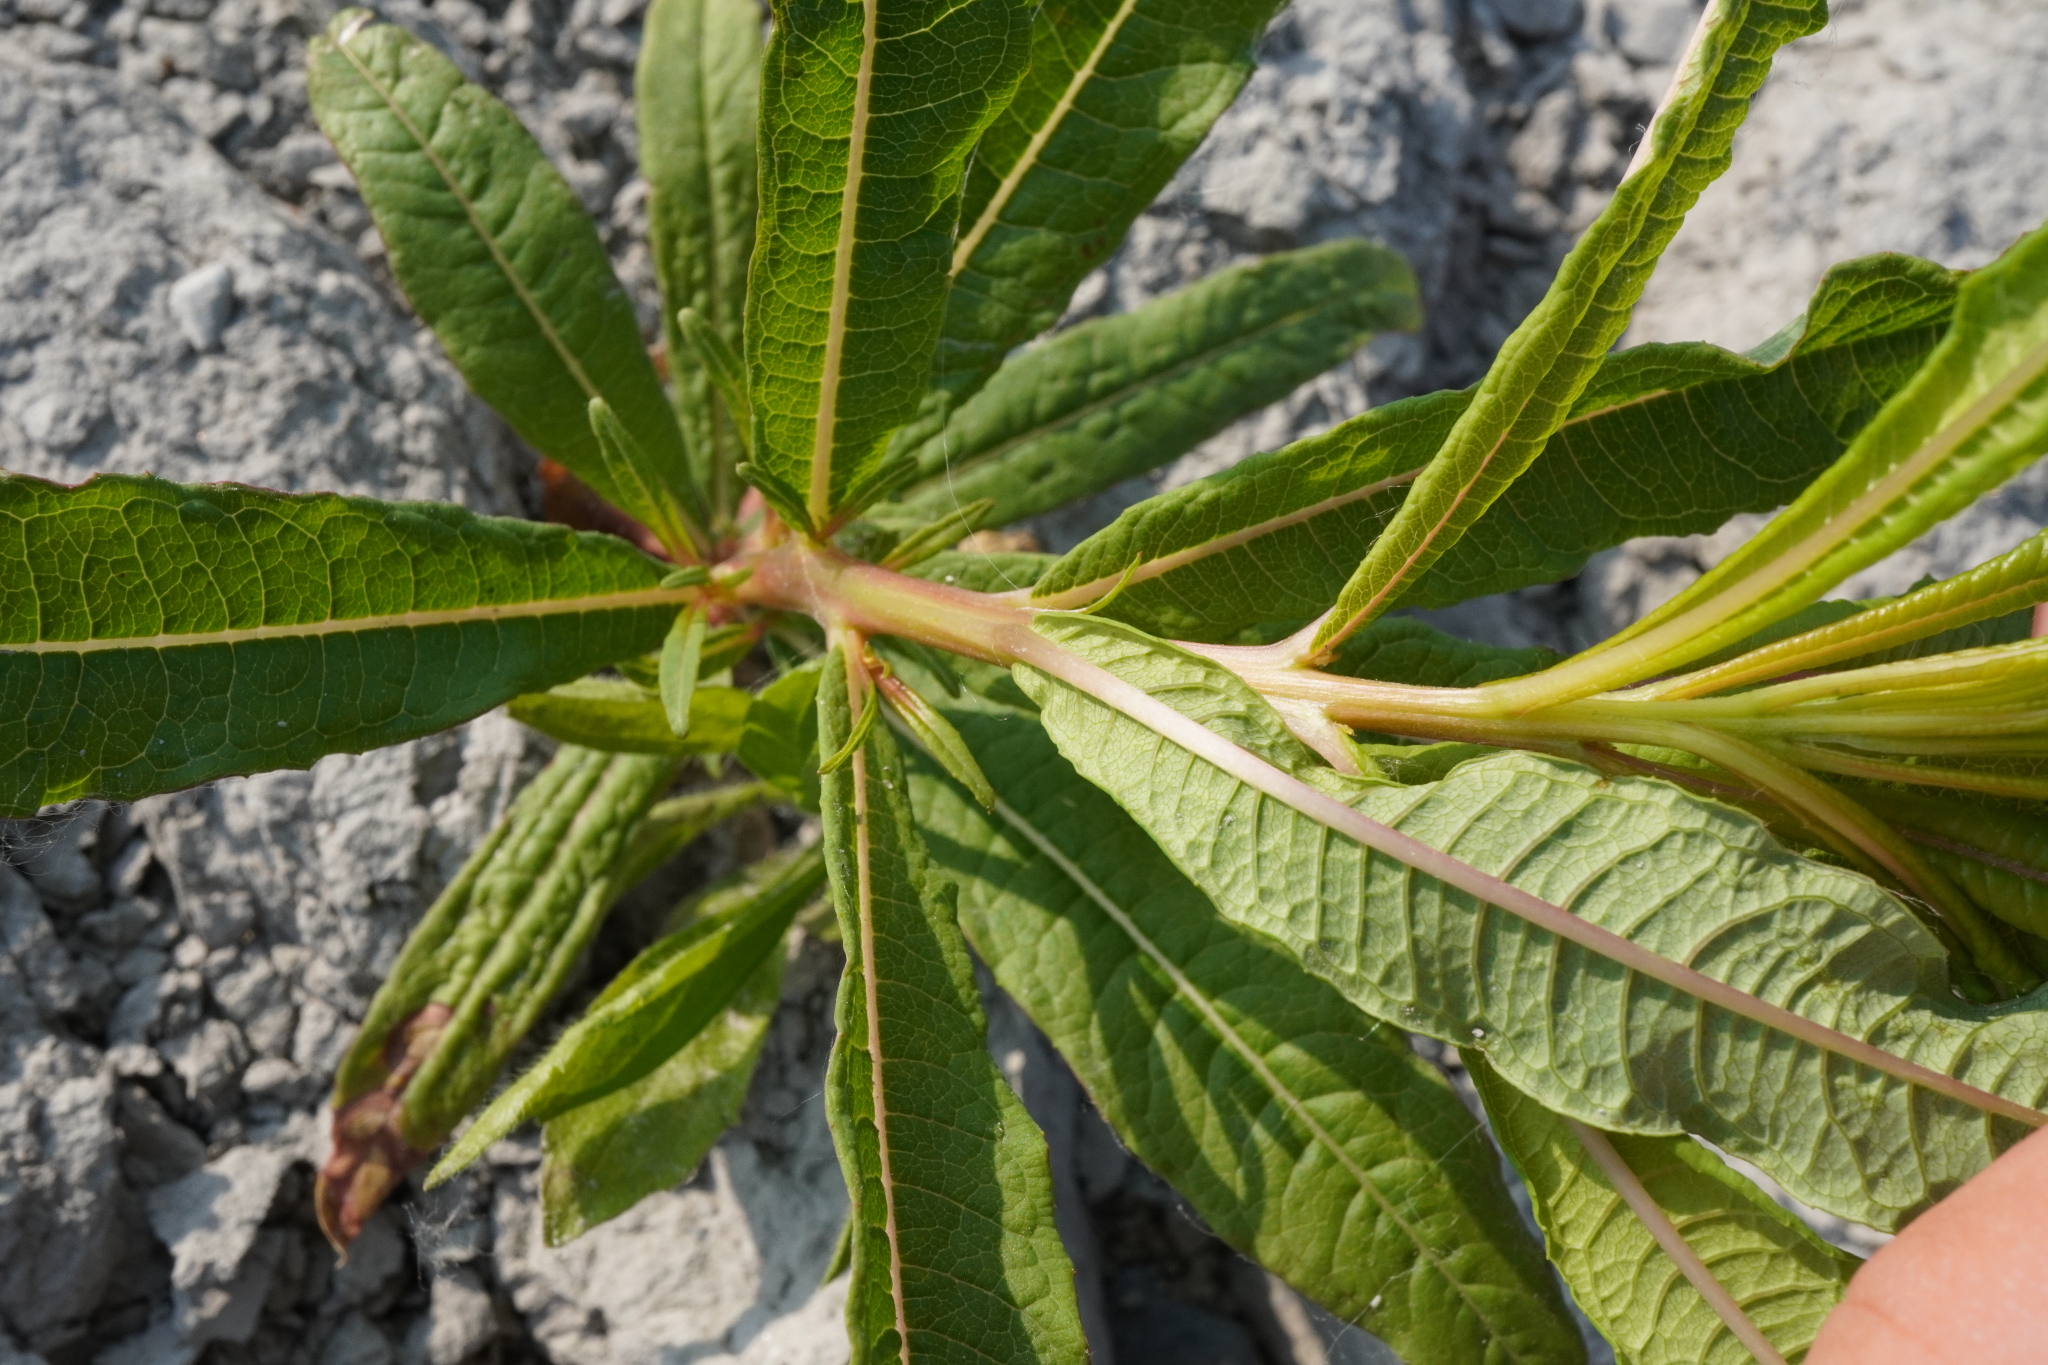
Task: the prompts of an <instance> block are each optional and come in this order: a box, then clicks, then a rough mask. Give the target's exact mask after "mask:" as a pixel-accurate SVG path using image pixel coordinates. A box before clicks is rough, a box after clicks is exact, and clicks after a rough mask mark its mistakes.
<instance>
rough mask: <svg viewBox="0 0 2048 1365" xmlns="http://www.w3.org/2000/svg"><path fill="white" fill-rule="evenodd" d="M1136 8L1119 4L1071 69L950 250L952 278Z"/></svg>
mask: <svg viewBox="0 0 2048 1365" xmlns="http://www.w3.org/2000/svg"><path fill="white" fill-rule="evenodd" d="M1137 8H1138V0H1123V3H1121V4H1120V5H1118V6H1117V11H1116V13H1115V14H1114V15H1113V16H1111V18H1110V21H1109V23H1108V24H1106V25H1104V27H1103V30H1102V36H1101V37H1100V38H1098V39H1097V40H1096V42H1095V46H1094V48H1093V49H1092V50H1091V51H1090V52H1089V53H1088V58H1087V60H1086V61H1084V62H1082V63H1081V65H1080V66H1078V67H1076V68H1075V69H1074V76H1073V79H1072V80H1070V81H1068V82H1067V88H1066V89H1065V90H1063V91H1061V92H1060V97H1059V100H1058V101H1057V102H1056V103H1054V105H1053V107H1052V112H1051V113H1050V114H1048V115H1047V116H1046V119H1045V122H1044V123H1041V124H1040V125H1039V126H1038V131H1037V132H1035V133H1033V134H1032V135H1031V141H1030V142H1028V143H1026V144H1025V146H1024V151H1023V152H1022V154H1020V155H1019V156H1018V158H1017V164H1016V165H1014V166H1012V167H1011V168H1010V172H1009V174H1008V175H1005V176H1004V177H1003V181H1002V183H1001V184H1000V185H998V186H996V192H995V193H994V194H993V195H991V196H990V197H989V201H988V204H987V206H986V207H984V208H983V209H982V211H981V216H980V217H979V218H977V219H975V220H974V226H973V227H972V228H971V229H969V230H968V231H967V232H966V233H965V234H964V235H963V236H962V237H961V238H960V244H959V245H958V246H957V247H955V248H954V249H953V269H952V271H951V275H952V278H954V279H956V280H957V279H958V278H960V272H961V271H963V270H965V269H966V268H967V265H968V262H970V261H971V260H973V259H974V253H975V252H976V251H977V250H979V249H980V247H981V243H982V239H983V238H985V237H987V236H988V234H989V232H990V231H991V230H992V229H993V228H994V227H995V225H996V223H997V222H998V221H999V220H1000V219H1001V218H1002V214H1003V210H1004V209H1005V208H1007V207H1008V206H1009V203H1010V200H1011V199H1012V198H1013V197H1015V195H1016V193H1017V189H1018V187H1019V186H1020V185H1022V184H1023V183H1024V177H1025V176H1027V175H1029V174H1030V173H1031V171H1032V170H1033V169H1035V168H1036V167H1037V165H1038V158H1039V157H1040V156H1041V155H1042V154H1043V153H1044V151H1045V147H1046V144H1047V143H1048V142H1050V141H1052V138H1053V135H1054V134H1055V133H1057V132H1058V131H1059V129H1060V125H1061V124H1063V123H1065V122H1066V119H1067V115H1068V114H1070V113H1071V112H1073V108H1074V105H1075V103H1076V102H1077V101H1078V100H1079V99H1080V98H1081V91H1082V90H1084V89H1086V88H1087V85H1088V82H1090V81H1092V80H1094V79H1095V68H1096V67H1097V66H1098V65H1100V63H1101V61H1102V59H1103V57H1104V56H1105V55H1107V54H1108V52H1109V49H1110V48H1111V47H1113V46H1114V45H1115V43H1116V40H1117V38H1118V36H1119V35H1120V34H1121V33H1122V32H1123V26H1124V24H1125V23H1126V22H1127V21H1128V20H1129V19H1130V17H1131V15H1132V14H1133V13H1134V12H1135V11H1136V10H1137Z"/></svg>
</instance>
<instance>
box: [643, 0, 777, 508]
mask: <svg viewBox="0 0 2048 1365" xmlns="http://www.w3.org/2000/svg"><path fill="white" fill-rule="evenodd" d="M760 88H761V11H760V8H759V7H758V6H757V5H756V4H755V3H754V0H654V3H653V4H652V5H649V6H648V8H647V17H646V20H645V23H644V25H643V28H642V30H641V35H640V60H639V65H638V66H637V67H636V68H635V70H634V73H633V110H634V113H635V115H636V116H637V118H638V120H639V134H640V135H639V139H638V141H639V150H640V174H641V175H643V176H645V177H646V179H647V191H648V193H647V237H648V248H649V250H650V252H651V254H652V255H653V257H654V272H655V276H656V278H657V279H659V280H660V281H661V298H662V310H661V314H662V316H661V323H662V335H663V337H664V338H665V340H666V342H667V348H668V373H669V382H670V383H671V384H672V385H674V387H675V410H676V417H677V420H678V421H680V422H681V423H682V425H683V428H684V430H685V431H686V432H687V433H688V435H689V440H688V448H689V451H690V462H691V472H692V475H693V476H694V478H695V481H696V484H697V486H698V487H699V488H700V489H702V490H704V501H705V503H706V505H707V507H708V509H709V510H710V511H711V512H712V513H713V516H714V518H715V517H717V516H721V515H730V514H731V512H732V506H733V502H734V500H735V498H736V497H737V495H738V489H737V488H736V487H735V485H734V482H733V477H732V468H733V466H734V465H735V464H737V463H738V462H739V460H740V458H741V455H740V441H741V432H742V428H741V427H740V426H739V425H738V422H737V420H736V419H737V418H738V417H739V415H738V414H736V413H733V412H731V411H729V410H728V409H726V407H725V406H724V404H723V403H721V402H717V401H714V397H713V395H714V394H715V393H716V391H717V390H716V387H715V386H714V385H713V383H712V380H711V376H710V375H709V374H707V373H706V371H705V367H704V365H703V364H702V363H701V362H700V361H699V360H698V358H697V355H696V349H695V348H694V347H693V346H691V345H690V343H689V342H688V341H686V340H685V339H684V337H683V334H682V325H681V323H680V322H679V321H678V319H677V315H678V314H679V313H680V312H681V311H682V310H683V309H685V308H694V309H695V310H696V311H697V313H698V315H699V316H700V317H702V318H703V319H704V321H705V323H706V324H707V325H708V326H709V327H710V328H711V330H712V331H713V332H715V333H716V334H717V335H718V336H719V337H720V338H721V339H723V340H724V341H725V342H726V344H727V345H729V346H732V347H734V348H737V347H738V346H739V345H740V344H741V337H740V318H741V315H742V313H743V312H744V310H745V308H746V302H747V261H748V259H749V258H750V257H751V256H752V255H753V253H754V214H755V209H756V199H757V197H758V193H759V191H758V188H757V186H756V183H755V179H756V168H755V163H756V159H757V153H756V151H755V146H754V124H755V120H756V118H757V117H758V112H759V105H760Z"/></svg>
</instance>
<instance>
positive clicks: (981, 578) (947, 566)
mask: <svg viewBox="0 0 2048 1365" xmlns="http://www.w3.org/2000/svg"><path fill="white" fill-rule="evenodd" d="M1057 559H1058V556H1056V555H1043V554H1031V553H1026V552H1022V551H1014V550H1006V551H1003V552H1001V553H997V554H989V553H985V552H983V551H980V550H947V551H943V552H941V553H939V554H935V555H933V556H932V557H931V558H930V559H926V560H920V561H919V562H918V563H916V564H913V565H911V566H910V567H909V568H908V569H906V570H905V572H906V573H908V574H909V575H910V576H911V577H912V578H924V579H929V580H930V581H932V582H934V583H947V584H950V585H952V586H953V587H956V588H964V589H966V590H967V591H968V592H1014V591H1016V590H1017V589H1018V588H1028V587H1030V586H1031V585H1032V584H1033V583H1036V582H1037V581H1038V579H1039V576H1040V575H1042V574H1043V573H1044V572H1045V571H1046V570H1047V569H1049V568H1051V567H1052V566H1053V564H1054V563H1055V562H1056V561H1057Z"/></svg>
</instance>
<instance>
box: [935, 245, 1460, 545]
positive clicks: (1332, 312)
mask: <svg viewBox="0 0 2048 1365" xmlns="http://www.w3.org/2000/svg"><path fill="white" fill-rule="evenodd" d="M1419 322H1420V314H1419V313H1418V311H1417V309H1416V306H1415V279H1414V276H1413V275H1411V274H1410V273H1409V271H1408V265H1407V263H1406V262H1405V261H1403V260H1402V259H1401V258H1400V257H1399V256H1398V255H1396V254H1395V253H1393V252H1391V251H1389V250H1387V249H1386V248H1384V247H1381V246H1376V245H1374V244H1373V243H1371V242H1364V241H1355V240H1354V241H1347V242H1331V243H1329V244H1327V245H1324V246H1318V247H1309V248H1307V249H1306V250H1302V251H1290V252H1285V253H1282V254H1280V255H1277V256H1268V257H1267V258H1266V259H1264V260H1262V261H1258V262H1255V263H1253V264H1251V265H1244V266H1238V267H1236V268H1234V269H1231V270H1224V271H1219V272H1218V273H1216V274H1214V275H1212V276H1210V277H1209V278H1208V279H1205V280H1202V281H1201V282H1199V283H1197V284H1192V285H1189V286H1188V287H1187V288H1185V289H1182V290H1178V291H1176V292H1175V293H1172V294H1168V295H1166V296H1165V297H1164V298H1159V299H1154V300H1153V301H1152V302H1150V303H1148V304H1146V305H1145V306H1144V307H1142V308H1138V309H1136V310H1134V311H1132V312H1129V313H1122V314H1118V315H1117V316H1115V317H1109V318H1101V319H1098V320H1096V321H1094V322H1086V323H1082V324H1081V325H1080V326H1078V327H1073V328H1069V329H1068V330H1066V331H1064V332H1061V333H1060V334H1059V335H1058V336H1056V337H1054V338H1052V339H1051V340H1049V341H1047V342H1045V343H1044V344H1043V345H1040V346H1037V347H1035V348H1033V349H1032V350H1030V351H1027V352H1026V353H1025V354H1023V355H1021V356H1019V357H1018V358H1017V359H1015V360H1013V361H1011V362H1010V363H1009V364H1007V365H1005V366H1004V367H1003V368H1002V369H1001V370H1000V371H999V372H998V373H997V374H996V376H995V378H994V379H993V380H991V381H990V383H989V384H988V386H987V387H986V388H984V389H982V390H981V392H979V393H977V394H976V395H974V397H973V398H972V399H971V400H969V401H968V402H967V403H965V404H964V405H963V406H961V407H959V408H956V409H955V410H954V411H953V415H952V416H951V418H950V419H949V420H948V421H947V422H946V425H945V427H944V428H943V429H942V430H941V431H939V432H938V433H936V434H935V435H933V436H932V437H931V439H929V440H927V441H926V442H925V443H924V445H923V446H922V447H921V448H919V449H918V450H917V452H916V456H915V458H916V460H917V465H918V471H919V472H920V473H921V474H923V475H925V476H927V479H928V482H927V483H926V485H925V486H923V487H921V488H919V489H916V490H913V491H912V492H911V493H909V494H908V495H907V496H906V498H905V501H906V502H908V504H909V507H908V508H907V509H905V511H904V512H903V514H902V515H903V516H904V518H905V519H906V520H925V519H929V518H931V517H935V516H937V515H939V514H940V513H941V512H943V511H945V510H947V509H948V508H951V507H953V506H956V505H958V504H964V503H969V502H973V501H974V500H975V499H977V498H993V499H994V500H995V509H994V511H993V512H992V513H991V515H990V516H989V517H988V518H987V520H988V521H989V522H990V523H991V524H993V525H998V526H1000V525H1005V524H1007V523H1009V522H1013V521H1018V520H1021V519H1023V518H1025V517H1029V516H1036V515H1037V514H1038V513H1040V512H1045V511H1050V510H1051V509H1052V508H1055V507H1058V506H1060V505H1061V504H1062V503H1067V502H1071V501H1073V500H1074V499H1076V498H1081V497H1086V496H1088V495H1089V494H1091V493H1094V492H1097V491H1099V490H1101V489H1104V488H1107V487H1109V486H1110V485H1111V484H1114V483H1118V482H1121V481H1122V480H1124V479H1128V478H1131V477H1133V476H1134V475H1138V474H1142V473H1144V472H1145V471H1147V470H1149V469H1153V468H1156V467H1157V466H1159V465H1162V464H1164V463H1166V462H1167V461H1168V460H1172V459H1176V458H1178V457H1179V456H1181V455H1183V454H1186V453H1187V452H1188V451H1189V450H1190V449H1192V448H1193V447H1194V446H1196V445H1198V444H1199V443H1201V442H1202V441H1204V440H1207V439H1208V438H1209V437H1210V436H1213V435H1214V434H1215V433H1216V432H1218V431H1221V430H1222V429H1223V428H1224V427H1226V426H1228V425H1229V424H1230V423H1232V422H1234V421H1236V420H1237V419H1238V418H1240V417H1242V416H1244V415H1245V414H1246V413H1250V412H1256V411H1258V410H1259V409H1260V408H1263V407H1265V406H1266V405H1267V404H1268V403H1273V402H1277V401H1278V400H1280V399H1282V398H1285V397H1286V396H1287V395H1288V394H1290V393H1292V392H1293V391H1294V390H1295V388H1296V387H1298V386H1299V385H1301V384H1303V383H1306V382H1307V381H1308V380H1310V379H1313V378H1315V377H1316V376H1317V375H1319V374H1321V373H1322V372H1323V371H1324V370H1327V369H1329V368H1330V367H1331V366H1332V365H1335V364H1337V363H1339V362H1340V361H1342V360H1343V359H1344V358H1345V357H1346V356H1348V355H1350V354H1351V353H1352V352H1353V351H1355V350H1357V349H1358V348H1359V347H1360V346H1362V345H1363V344H1365V342H1366V341H1367V340H1368V339H1369V338H1370V337H1371V336H1372V335H1373V334H1374V333H1375V332H1381V331H1402V330H1407V329H1410V328H1413V327H1415V326H1417V325H1418V323H1419Z"/></svg>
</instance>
